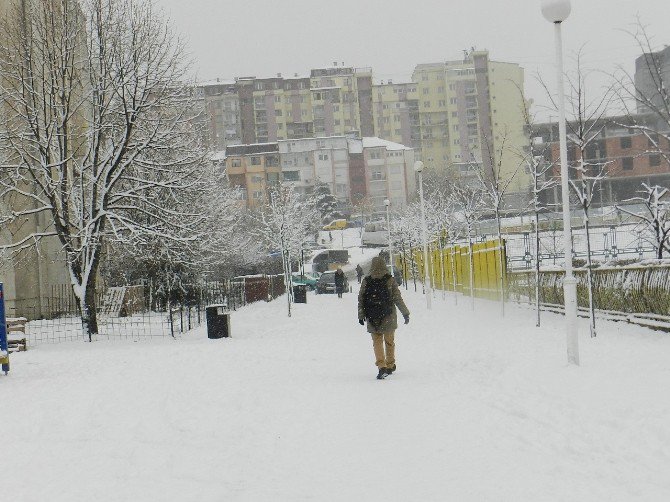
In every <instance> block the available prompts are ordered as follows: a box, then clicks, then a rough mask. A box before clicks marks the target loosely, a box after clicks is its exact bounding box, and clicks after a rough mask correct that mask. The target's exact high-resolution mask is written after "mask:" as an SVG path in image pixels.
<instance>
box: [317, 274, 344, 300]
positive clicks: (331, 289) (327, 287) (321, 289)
mask: <svg viewBox="0 0 670 502" xmlns="http://www.w3.org/2000/svg"><path fill="white" fill-rule="evenodd" d="M344 291H345V292H347V291H349V282H348V281H347V278H346V276H345V278H344ZM323 293H335V271H334V270H329V271H328V272H324V273H323V274H321V276H320V277H319V280H318V281H316V294H317V295H320V294H323Z"/></svg>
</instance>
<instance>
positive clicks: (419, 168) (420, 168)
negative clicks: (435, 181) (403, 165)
mask: <svg viewBox="0 0 670 502" xmlns="http://www.w3.org/2000/svg"><path fill="white" fill-rule="evenodd" d="M414 170H415V171H416V172H417V173H420V172H421V171H423V162H421V161H420V160H417V161H416V162H415V163H414Z"/></svg>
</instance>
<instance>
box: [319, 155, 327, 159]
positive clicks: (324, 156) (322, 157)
mask: <svg viewBox="0 0 670 502" xmlns="http://www.w3.org/2000/svg"><path fill="white" fill-rule="evenodd" d="M319 160H328V154H327V153H320V154H319Z"/></svg>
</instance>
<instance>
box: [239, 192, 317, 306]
mask: <svg viewBox="0 0 670 502" xmlns="http://www.w3.org/2000/svg"><path fill="white" fill-rule="evenodd" d="M268 199H269V200H268V203H267V205H266V206H265V207H263V208H261V210H260V211H258V212H256V213H254V214H252V219H253V220H254V221H255V223H256V225H255V227H254V228H251V229H250V230H251V232H252V233H253V234H255V235H256V236H258V237H259V238H260V239H261V241H262V242H263V243H264V244H265V245H266V246H267V249H268V250H272V251H274V250H276V251H279V252H280V253H281V256H282V269H283V271H284V283H285V284H286V296H287V305H288V316H289V317H291V257H292V256H298V254H299V253H300V249H301V247H302V244H303V242H305V241H306V240H307V239H308V238H309V235H312V234H313V232H314V225H315V224H318V222H319V221H320V213H319V210H318V209H317V205H316V200H315V199H311V200H307V199H304V198H302V197H301V196H300V195H299V194H298V192H297V191H296V190H295V189H294V186H293V185H292V184H284V183H278V184H277V185H274V186H273V187H271V189H270V191H269V197H268Z"/></svg>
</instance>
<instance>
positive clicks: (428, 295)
mask: <svg viewBox="0 0 670 502" xmlns="http://www.w3.org/2000/svg"><path fill="white" fill-rule="evenodd" d="M414 170H415V171H416V172H417V173H419V200H420V201H421V241H422V242H423V285H424V286H423V287H424V289H425V290H426V308H427V309H428V310H430V309H432V308H433V305H432V297H433V292H432V291H431V290H430V279H429V275H428V240H427V237H426V234H427V233H428V230H427V229H426V208H425V207H424V206H425V205H424V202H423V162H421V161H420V160H417V161H416V162H415V163H414Z"/></svg>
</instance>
